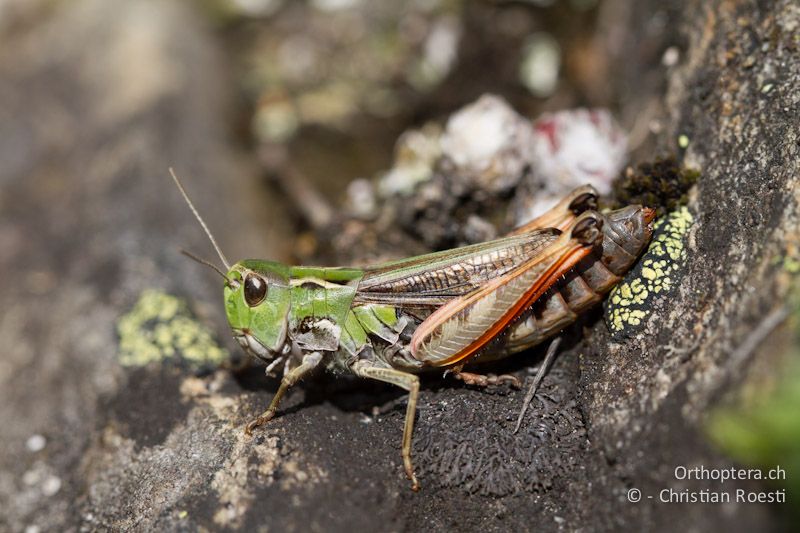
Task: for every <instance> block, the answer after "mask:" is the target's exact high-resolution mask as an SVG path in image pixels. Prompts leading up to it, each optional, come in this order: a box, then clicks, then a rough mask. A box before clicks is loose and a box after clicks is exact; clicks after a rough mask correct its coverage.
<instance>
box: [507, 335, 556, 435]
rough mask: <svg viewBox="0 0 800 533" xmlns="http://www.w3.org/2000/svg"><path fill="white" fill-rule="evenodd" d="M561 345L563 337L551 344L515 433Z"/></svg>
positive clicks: (525, 403)
mask: <svg viewBox="0 0 800 533" xmlns="http://www.w3.org/2000/svg"><path fill="white" fill-rule="evenodd" d="M559 344H561V337H556V338H555V339H553V340H552V341H551V342H550V346H548V347H547V353H546V354H545V356H544V361H542V364H541V366H539V370H538V371H537V372H536V376H535V377H534V378H533V383H531V386H530V388H529V389H528V392H527V393H525V399H524V400H522V409H520V411H519V417H518V418H517V425H516V426H514V433H516V432H517V431H519V428H520V426H521V425H522V419H523V418H524V417H525V411H527V410H528V406H529V405H530V403H531V401H532V400H533V397H534V396H535V395H536V389H538V388H539V384H540V383H541V382H542V379H544V375H545V374H546V373H547V369H548V368H550V365H551V364H552V362H553V359H555V357H556V352H557V351H558V345H559Z"/></svg>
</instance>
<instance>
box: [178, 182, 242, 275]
mask: <svg viewBox="0 0 800 533" xmlns="http://www.w3.org/2000/svg"><path fill="white" fill-rule="evenodd" d="M169 174H170V176H172V179H173V180H175V185H177V186H178V190H179V191H181V194H182V195H183V199H184V200H186V203H187V204H189V209H191V210H192V213H194V217H195V218H196V219H197V221H198V222H199V223H200V225H201V226H202V227H203V231H205V232H206V235H208V238H209V240H210V241H211V244H212V245H213V246H214V249H215V250H216V251H217V255H219V258H220V260H221V261H222V264H223V265H225V268H226V269H228V270H230V269H231V265H230V263H228V260H227V259H226V258H225V254H223V253H222V250H221V249H220V247H219V245H218V244H217V241H216V239H214V236H213V235H212V234H211V231H210V230H209V229H208V226H206V223H205V221H204V220H203V217H201V216H200V213H198V212H197V209H195V207H194V204H193V203H192V201H191V200H189V195H188V194H186V190H185V189H184V188H183V185H181V182H180V180H179V179H178V176H176V175H175V171H174V170H172V167H169ZM184 255H187V256H188V257H191V258H192V259H194V260H195V261H198V262H199V263H201V264H204V265H207V266H211V267H213V268H214V270H216V271H217V272H220V270H219V269H218V268H217V267H215V266H213V265H211V263H208V262H207V261H204V260H202V259H200V258H198V257H195V256H192V255H190V254H187V253H186V252H184ZM220 273H221V272H220ZM222 277H224V278H225V279H228V277H227V276H225V274H222Z"/></svg>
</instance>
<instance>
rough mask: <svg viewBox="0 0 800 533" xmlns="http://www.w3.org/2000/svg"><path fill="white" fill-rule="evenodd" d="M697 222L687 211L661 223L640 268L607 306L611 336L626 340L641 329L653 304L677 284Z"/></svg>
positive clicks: (635, 270)
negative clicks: (687, 235) (690, 236)
mask: <svg viewBox="0 0 800 533" xmlns="http://www.w3.org/2000/svg"><path fill="white" fill-rule="evenodd" d="M693 221H694V219H693V217H692V214H691V213H690V212H689V210H688V209H687V208H686V207H680V208H679V209H677V210H675V211H673V212H672V213H669V214H668V215H667V216H666V217H663V218H662V219H661V220H659V221H657V222H656V223H655V226H654V231H653V233H654V237H653V241H652V242H651V243H650V246H649V248H648V249H647V251H646V252H645V254H644V256H642V260H641V261H640V262H639V265H638V266H637V267H636V268H635V269H634V270H633V271H632V272H631V273H630V274H629V275H628V276H627V277H626V279H625V280H623V281H622V283H620V284H619V285H617V286H616V287H614V289H613V290H612V291H611V294H610V295H609V297H608V303H607V304H606V322H607V324H608V327H609V329H610V330H611V333H612V334H614V335H615V336H624V335H627V334H630V333H632V329H631V328H636V327H637V326H639V325H641V324H642V323H643V322H644V320H645V319H646V318H647V316H648V315H649V314H650V311H651V302H652V300H653V299H654V298H655V297H657V296H660V295H663V294H665V293H667V292H669V291H670V290H671V289H672V288H673V287H674V286H675V284H676V283H677V281H678V276H679V275H680V270H681V267H682V266H683V264H684V262H685V261H686V234H687V233H688V232H689V229H690V228H691V226H692V222H693Z"/></svg>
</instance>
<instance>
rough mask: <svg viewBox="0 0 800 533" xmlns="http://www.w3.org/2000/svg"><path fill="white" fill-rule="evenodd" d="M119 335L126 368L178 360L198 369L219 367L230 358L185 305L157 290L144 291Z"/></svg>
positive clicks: (119, 325)
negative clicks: (166, 360)
mask: <svg viewBox="0 0 800 533" xmlns="http://www.w3.org/2000/svg"><path fill="white" fill-rule="evenodd" d="M117 333H118V334H119V360H120V364H122V365H123V366H144V365H147V364H148V363H152V362H154V361H162V360H165V359H176V360H179V361H182V362H185V363H188V364H189V365H190V366H192V367H198V368H199V367H206V366H215V365H218V364H220V363H221V362H223V361H225V360H226V359H227V358H228V355H229V354H228V351H227V350H226V349H224V348H222V347H220V345H219V344H217V342H216V341H215V340H214V337H213V336H212V335H211V333H210V332H209V331H208V330H207V329H206V328H204V327H203V325H202V324H201V323H200V322H198V321H197V320H196V319H195V318H194V317H193V316H192V314H191V312H190V311H189V308H188V306H187V305H186V302H184V301H183V300H181V299H180V298H176V297H175V296H172V295H169V294H166V293H163V292H160V291H155V290H147V291H144V292H143V293H142V295H141V297H140V298H139V301H138V302H136V305H134V306H133V309H131V310H130V312H128V313H127V314H125V315H123V316H122V317H121V318H120V319H119V321H118V322H117Z"/></svg>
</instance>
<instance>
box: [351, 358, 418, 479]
mask: <svg viewBox="0 0 800 533" xmlns="http://www.w3.org/2000/svg"><path fill="white" fill-rule="evenodd" d="M353 372H354V373H355V375H357V376H359V377H362V378H368V379H374V380H377V381H383V382H385V383H391V384H393V385H397V386H398V387H402V388H403V389H405V390H407V391H408V406H407V407H406V421H405V426H404V427H403V466H404V467H405V471H406V476H407V477H408V479H410V480H411V490H413V491H418V490H419V481H417V475H416V474H415V473H414V466H413V465H412V464H411V435H412V433H413V432H414V416H415V415H416V413H417V398H418V397H419V378H418V377H417V376H415V375H414V374H409V373H407V372H402V371H400V370H394V369H391V368H381V367H374V366H369V363H367V362H366V361H357V362H356V363H355V364H354V365H353Z"/></svg>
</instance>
